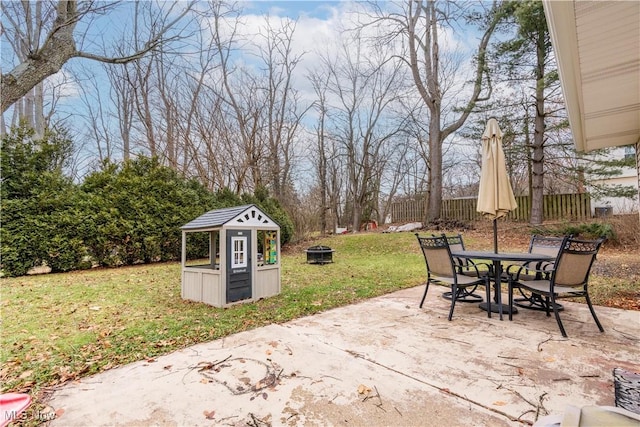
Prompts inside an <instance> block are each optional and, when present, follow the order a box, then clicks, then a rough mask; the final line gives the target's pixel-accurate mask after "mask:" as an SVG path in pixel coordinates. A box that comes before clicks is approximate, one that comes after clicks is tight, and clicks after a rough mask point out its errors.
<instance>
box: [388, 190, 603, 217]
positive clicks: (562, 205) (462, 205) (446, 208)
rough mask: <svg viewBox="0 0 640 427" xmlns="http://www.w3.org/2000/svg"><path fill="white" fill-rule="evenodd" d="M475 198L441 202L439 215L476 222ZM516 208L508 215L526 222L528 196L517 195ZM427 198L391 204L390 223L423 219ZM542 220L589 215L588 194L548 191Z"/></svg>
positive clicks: (529, 205) (528, 209) (528, 207)
mask: <svg viewBox="0 0 640 427" xmlns="http://www.w3.org/2000/svg"><path fill="white" fill-rule="evenodd" d="M477 200H478V199H477V198H475V197H474V198H464V199H446V200H443V201H442V210H441V211H440V216H441V217H442V218H448V219H457V220H459V221H475V220H479V219H481V218H482V215H480V213H478V212H477V211H476V206H477ZM516 202H517V203H518V208H517V209H516V210H514V211H511V212H510V213H509V214H508V215H507V218H508V219H511V220H514V221H529V218H530V214H531V199H530V198H529V196H518V197H516ZM426 203H427V202H426V200H424V199H420V200H406V201H403V202H395V203H392V204H391V220H392V222H395V223H397V222H412V221H422V220H423V219H424V215H425V212H426V207H427V206H426ZM543 212H544V219H545V220H560V219H565V220H571V221H580V220H586V219H588V218H591V197H590V196H589V194H587V193H580V194H577V193H572V194H547V195H545V196H544V200H543Z"/></svg>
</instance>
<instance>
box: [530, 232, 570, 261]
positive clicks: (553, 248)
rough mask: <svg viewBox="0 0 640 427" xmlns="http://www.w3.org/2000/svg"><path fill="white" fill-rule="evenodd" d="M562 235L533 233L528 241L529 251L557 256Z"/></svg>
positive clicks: (562, 239)
mask: <svg viewBox="0 0 640 427" xmlns="http://www.w3.org/2000/svg"><path fill="white" fill-rule="evenodd" d="M563 242H564V237H547V236H538V235H536V234H534V235H533V236H531V242H530V243H529V253H532V254H541V255H549V256H552V257H557V256H558V252H560V248H561V247H562V243H563Z"/></svg>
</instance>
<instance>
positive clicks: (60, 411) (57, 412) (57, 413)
mask: <svg viewBox="0 0 640 427" xmlns="http://www.w3.org/2000/svg"><path fill="white" fill-rule="evenodd" d="M62 414H64V409H62V408H59V409H56V418H60V417H61V416H62Z"/></svg>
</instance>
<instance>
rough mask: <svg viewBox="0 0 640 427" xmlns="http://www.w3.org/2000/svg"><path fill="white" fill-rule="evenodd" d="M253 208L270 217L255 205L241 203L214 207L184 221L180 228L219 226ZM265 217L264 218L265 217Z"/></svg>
mask: <svg viewBox="0 0 640 427" xmlns="http://www.w3.org/2000/svg"><path fill="white" fill-rule="evenodd" d="M251 208H254V209H256V210H258V211H260V212H261V213H262V214H263V215H264V216H265V217H266V218H268V219H270V218H269V216H268V215H266V214H265V213H264V212H262V211H261V210H260V209H259V208H258V207H257V206H256V205H253V204H251V205H242V206H234V207H232V208H222V209H214V210H212V211H209V212H207V213H205V214H203V215H200V216H199V217H198V218H196V219H194V220H193V221H191V222H188V223H186V224H185V225H183V226H182V227H180V229H181V230H198V229H204V228H212V227H221V226H223V225H225V224H226V223H228V222H229V221H231V220H232V219H234V218H236V217H237V216H238V215H240V214H242V213H244V212H245V211H247V210H249V209H251ZM266 218H265V219H266Z"/></svg>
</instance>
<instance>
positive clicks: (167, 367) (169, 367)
mask: <svg viewBox="0 0 640 427" xmlns="http://www.w3.org/2000/svg"><path fill="white" fill-rule="evenodd" d="M171 366H172V365H167V366H163V367H162V369H166V370H167V371H169V370H171Z"/></svg>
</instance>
